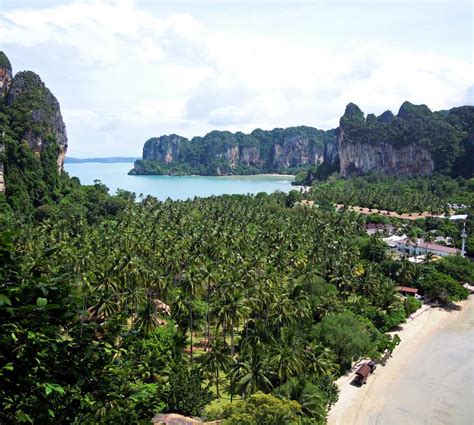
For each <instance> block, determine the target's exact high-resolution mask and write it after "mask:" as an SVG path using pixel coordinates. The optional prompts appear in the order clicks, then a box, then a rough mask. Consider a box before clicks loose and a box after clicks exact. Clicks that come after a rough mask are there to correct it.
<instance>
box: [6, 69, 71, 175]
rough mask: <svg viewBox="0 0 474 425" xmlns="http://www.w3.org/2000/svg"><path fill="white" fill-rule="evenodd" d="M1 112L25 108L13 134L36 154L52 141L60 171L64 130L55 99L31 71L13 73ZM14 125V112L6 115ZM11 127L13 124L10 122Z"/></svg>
mask: <svg viewBox="0 0 474 425" xmlns="http://www.w3.org/2000/svg"><path fill="white" fill-rule="evenodd" d="M5 105H6V108H5V112H6V113H7V114H8V113H9V112H13V111H15V110H17V111H19V110H25V109H26V110H27V113H26V116H24V117H22V121H21V123H18V125H16V127H15V128H16V132H17V133H18V134H16V136H17V137H18V138H19V139H20V140H26V141H27V142H28V145H29V146H30V148H31V149H32V150H33V152H35V153H36V154H37V155H41V153H42V152H44V150H45V149H46V147H47V146H48V145H49V144H51V143H55V144H56V145H57V147H58V157H57V164H58V170H59V171H61V170H62V169H63V165H64V158H65V156H66V151H67V133H66V126H65V124H64V121H63V118H62V115H61V110H60V107H59V102H58V101H57V99H56V98H55V97H54V95H53V94H52V93H51V92H50V91H49V89H48V88H47V87H46V86H45V85H44V83H43V82H42V81H41V78H40V77H39V76H38V75H36V74H35V73H33V72H31V71H22V72H19V73H18V74H16V75H15V77H14V78H13V80H12V83H11V86H10V89H9V91H8V94H7V96H6V101H5ZM10 115H11V116H12V117H13V118H12V119H13V122H12V123H11V124H15V122H14V121H15V119H16V117H17V114H14V113H13V114H10ZM12 127H13V125H12Z"/></svg>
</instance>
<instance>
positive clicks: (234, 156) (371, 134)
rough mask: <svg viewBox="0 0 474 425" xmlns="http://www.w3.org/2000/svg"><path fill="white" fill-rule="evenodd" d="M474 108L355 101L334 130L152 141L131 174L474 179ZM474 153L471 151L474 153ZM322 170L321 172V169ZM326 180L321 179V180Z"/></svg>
mask: <svg viewBox="0 0 474 425" xmlns="http://www.w3.org/2000/svg"><path fill="white" fill-rule="evenodd" d="M473 117H474V107H473V106H462V107H458V108H453V109H451V110H449V111H439V112H432V111H431V110H430V109H429V108H428V107H427V106H425V105H413V104H411V103H409V102H405V103H403V104H402V106H401V107H400V110H399V111H398V114H397V115H394V114H393V113H392V112H391V111H385V112H384V113H382V114H381V115H380V116H378V117H377V116H375V115H374V114H368V115H367V116H365V115H364V113H363V112H362V111H361V110H360V108H359V107H358V106H357V105H355V104H353V103H350V104H348V105H347V107H346V110H345V113H344V115H343V116H342V117H341V120H340V125H339V127H338V128H337V129H335V130H328V131H323V130H318V129H316V128H312V127H291V128H287V129H275V130H272V131H263V130H260V129H258V130H254V131H253V132H252V133H250V134H243V133H240V132H238V133H235V134H234V133H230V132H227V131H212V132H211V133H209V134H207V135H206V136H204V137H194V138H193V139H191V140H188V139H186V138H184V137H181V136H177V135H170V136H161V137H156V138H152V139H149V140H148V141H147V142H146V143H145V146H144V148H143V159H142V160H138V161H136V162H135V167H134V169H133V170H132V171H131V172H130V174H204V175H228V174H258V173H269V172H288V173H292V172H295V171H297V170H304V169H310V168H312V169H311V170H310V174H308V176H307V177H308V178H305V179H302V180H301V181H305V182H308V181H312V180H313V179H314V178H320V177H321V176H326V175H327V174H328V173H332V172H336V171H337V172H340V174H341V175H342V176H343V177H348V176H352V175H362V174H367V173H382V174H385V175H392V176H408V177H413V176H426V175H431V174H432V173H434V172H438V173H442V174H448V175H463V176H467V177H469V176H472V174H473V167H474V165H473V163H474V161H473V160H469V159H466V155H467V156H469V155H470V154H471V153H472V152H473V151H474V124H473V122H474V118H473ZM471 156H472V154H471ZM323 164H324V167H322V168H321V170H320V172H317V171H316V170H315V168H318V167H321V166H322V165H323ZM317 176H320V177H317Z"/></svg>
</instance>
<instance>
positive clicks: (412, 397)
mask: <svg viewBox="0 0 474 425" xmlns="http://www.w3.org/2000/svg"><path fill="white" fill-rule="evenodd" d="M459 305H460V306H461V307H462V310H460V311H457V310H454V311H446V310H444V309H441V308H436V307H435V308H429V309H426V307H425V308H424V310H423V311H421V312H420V311H419V312H417V313H415V315H414V316H415V318H414V319H412V320H409V321H408V322H407V323H406V324H404V325H403V329H402V330H401V331H399V332H397V333H398V335H399V336H400V338H401V342H400V344H399V345H398V346H397V348H395V350H394V352H393V356H392V357H391V358H390V359H389V360H388V362H387V364H386V366H381V365H378V367H377V369H376V371H375V373H374V374H373V375H371V376H370V377H369V378H368V381H367V384H365V385H363V386H362V387H357V386H354V385H351V381H352V380H353V378H354V370H355V369H356V368H357V365H356V366H355V367H354V368H353V369H352V372H351V373H349V374H347V375H345V376H342V377H341V378H339V379H338V380H337V382H336V383H337V385H338V387H339V388H340V390H341V392H340V394H339V400H338V402H337V403H336V404H335V406H333V407H332V409H331V411H330V412H329V418H328V424H330V425H336V424H337V425H345V424H347V425H357V424H364V425H365V424H381V425H382V424H383V425H392V424H393V425H399V424H400V425H409V424H454V423H456V424H464V423H465V424H469V423H472V422H471V420H472V419H471V418H472V417H474V411H473V407H472V404H471V403H470V402H469V399H471V400H472V397H473V396H474V388H473V387H474V361H473V356H472V354H473V352H474V338H473V332H472V327H473V324H474V299H473V296H471V297H470V299H469V300H468V301H463V302H461V303H459ZM420 313H421V314H420ZM441 335H442V337H441ZM453 337H454V338H455V339H452V338H453Z"/></svg>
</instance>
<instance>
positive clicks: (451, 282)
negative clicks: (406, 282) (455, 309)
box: [420, 268, 469, 304]
mask: <svg viewBox="0 0 474 425" xmlns="http://www.w3.org/2000/svg"><path fill="white" fill-rule="evenodd" d="M420 286H421V289H422V291H423V293H424V294H425V295H426V296H427V297H429V298H430V299H432V300H433V301H438V302H440V303H441V304H447V303H449V302H452V301H460V300H463V299H466V298H467V297H468V295H469V291H468V290H467V289H466V288H464V287H463V286H462V285H461V284H460V283H459V282H458V281H456V280H455V279H454V278H452V277H451V276H449V275H447V274H445V273H442V272H439V271H437V270H435V269H434V268H427V269H426V271H425V272H424V274H423V276H422V277H421V279H420Z"/></svg>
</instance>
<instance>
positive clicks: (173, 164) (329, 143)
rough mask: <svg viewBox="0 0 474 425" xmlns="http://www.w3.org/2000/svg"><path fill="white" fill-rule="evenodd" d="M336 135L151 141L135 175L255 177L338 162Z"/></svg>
mask: <svg viewBox="0 0 474 425" xmlns="http://www.w3.org/2000/svg"><path fill="white" fill-rule="evenodd" d="M336 146H337V143H336V138H335V133H334V131H322V130H317V129H315V128H311V127H293V128H287V129H275V130H272V131H263V130H255V131H253V132H252V133H251V134H243V133H235V134H234V133H230V132H225V131H224V132H220V131H213V132H211V133H209V134H207V135H206V136H204V137H195V138H193V139H191V140H188V139H186V138H184V137H181V136H178V135H170V136H161V137H159V138H152V139H150V140H148V141H147V142H146V143H145V146H144V148H143V160H140V161H137V162H136V164H135V167H134V172H133V173H134V174H157V173H168V172H171V173H173V172H174V170H176V169H177V167H181V168H179V169H180V170H184V171H183V173H197V174H215V175H227V174H239V173H244V174H256V173H266V172H277V171H284V170H286V169H293V168H299V167H309V166H312V165H318V164H321V163H322V162H323V161H329V162H331V163H332V162H334V160H335V158H336V156H337V148H336Z"/></svg>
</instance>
